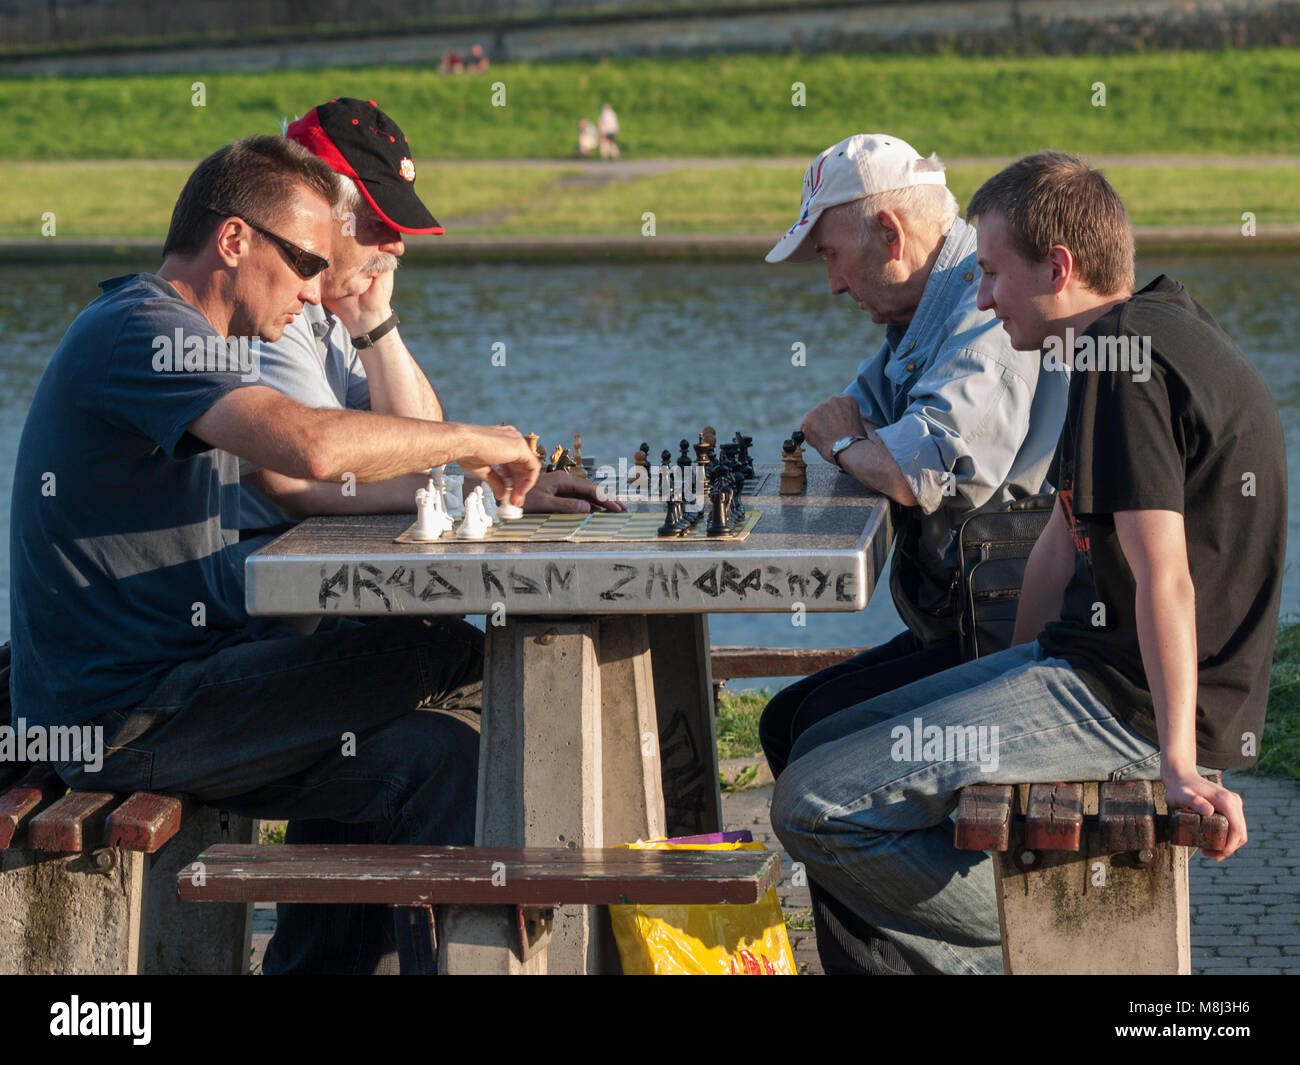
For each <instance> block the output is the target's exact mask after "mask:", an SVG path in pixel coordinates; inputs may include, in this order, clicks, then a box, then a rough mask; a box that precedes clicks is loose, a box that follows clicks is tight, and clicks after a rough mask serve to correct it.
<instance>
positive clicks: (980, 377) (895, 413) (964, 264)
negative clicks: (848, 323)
mask: <svg viewBox="0 0 1300 1065" xmlns="http://www.w3.org/2000/svg"><path fill="white" fill-rule="evenodd" d="M975 259H976V254H975V230H974V229H973V228H972V227H971V226H969V225H967V224H966V223H965V222H963V221H962V220H961V219H956V220H955V221H954V222H953V224H952V228H951V229H950V230H949V231H948V236H947V238H946V239H945V240H944V243H943V247H942V248H941V249H940V250H939V255H938V258H937V259H936V260H935V264H934V267H933V269H932V270H931V272H930V277H929V278H928V280H927V281H926V284H925V291H924V293H923V294H922V296H921V302H920V304H919V305H918V307H917V309H916V313H915V314H914V315H913V316H912V320H911V322H910V323H908V324H907V325H906V326H902V325H894V326H890V327H889V329H888V331H887V332H886V337H885V343H884V344H883V345H881V348H880V350H879V351H877V352H876V354H875V355H873V356H872V357H871V358H869V359H867V360H866V361H865V362H863V363H862V365H861V366H859V367H858V374H857V377H856V378H855V379H854V381H853V382H852V383H851V384H850V385H849V386H848V388H846V389H845V390H844V393H845V395H850V396H853V397H854V398H855V399H856V400H857V401H858V410H859V411H860V412H861V414H862V417H863V418H864V419H866V420H867V421H869V422H871V423H873V424H874V425H876V426H877V427H878V435H879V437H880V439H881V441H882V442H883V443H884V445H885V447H887V448H888V449H889V453H890V454H891V455H892V456H893V457H894V459H895V461H897V463H898V465H899V467H900V469H902V471H903V477H904V478H905V479H906V480H907V483H908V485H909V486H910V487H911V489H912V492H913V494H914V495H915V496H916V499H917V502H918V503H919V505H920V511H921V513H922V515H923V516H921V517H920V521H921V523H922V528H921V532H920V540H919V545H918V559H917V561H918V562H919V563H920V564H921V566H922V567H923V568H924V569H925V571H926V572H927V573H928V574H929V575H931V576H932V577H933V578H934V580H935V581H936V583H940V582H941V583H942V584H944V585H946V584H947V581H948V576H949V571H950V570H951V569H953V568H955V567H956V566H957V564H958V558H957V544H956V533H957V529H958V527H959V526H960V524H961V521H962V519H963V518H964V517H965V516H966V515H967V514H968V513H969V512H970V511H971V510H974V509H975V508H976V507H981V506H984V505H985V504H987V503H990V502H992V501H994V500H997V501H999V502H1006V501H1009V500H1011V499H1014V498H1017V497H1020V496H1024V495H1032V494H1034V493H1036V492H1040V491H1043V490H1044V489H1045V488H1046V487H1049V486H1047V485H1046V483H1045V482H1046V477H1047V471H1048V467H1049V466H1050V465H1051V461H1052V456H1053V454H1054V453H1055V451H1056V441H1057V438H1058V437H1059V436H1060V434H1061V424H1062V422H1063V420H1064V418H1065V404H1066V398H1067V396H1068V394H1069V384H1070V382H1069V376H1068V374H1067V373H1065V372H1063V371H1053V370H1045V369H1044V368H1043V365H1042V359H1041V356H1040V353H1039V352H1037V351H1015V350H1013V349H1012V347H1011V341H1010V338H1009V337H1008V335H1007V332H1006V330H1005V329H1003V327H1002V323H1001V322H999V321H998V320H997V318H996V317H995V316H994V315H993V313H992V312H991V311H981V310H979V309H978V308H977V307H976V306H975V298H976V293H977V291H978V289H979V280H980V273H979V267H978V266H977V265H976V262H975ZM911 513H913V514H915V513H916V512H915V511H912V512H911ZM904 616H906V615H904Z"/></svg>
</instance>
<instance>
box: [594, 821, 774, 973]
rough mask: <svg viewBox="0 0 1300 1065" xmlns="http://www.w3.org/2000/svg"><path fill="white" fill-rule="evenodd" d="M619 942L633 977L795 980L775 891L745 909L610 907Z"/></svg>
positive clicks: (658, 846) (665, 845) (673, 846)
mask: <svg viewBox="0 0 1300 1065" xmlns="http://www.w3.org/2000/svg"><path fill="white" fill-rule="evenodd" d="M627 846H628V847H629V848H630V849H634V850H709V851H725V850H749V851H754V850H757V851H761V850H764V849H766V848H764V846H763V844H761V843H753V842H750V843H744V842H733V843H675V842H673V841H672V840H650V841H648V842H644V843H630V844H627ZM609 915H610V919H611V921H612V922H613V925H614V939H615V941H616V942H617V943H618V953H619V956H620V957H621V958H622V960H623V972H624V973H626V974H627V975H629V976H633V975H635V976H668V975H673V974H678V975H696V976H711V975H729V974H730V975H751V974H752V975H758V976H794V975H796V973H797V969H796V968H795V964H794V954H793V953H792V952H791V950H790V940H789V939H788V938H787V937H786V934H785V918H784V917H782V915H781V903H780V902H779V901H778V900H777V897H776V888H775V887H774V888H772V889H771V890H769V891H768V893H767V894H766V895H764V896H763V898H761V899H760V900H759V901H758V902H754V903H749V904H746V905H740V906H611V907H610V908H609Z"/></svg>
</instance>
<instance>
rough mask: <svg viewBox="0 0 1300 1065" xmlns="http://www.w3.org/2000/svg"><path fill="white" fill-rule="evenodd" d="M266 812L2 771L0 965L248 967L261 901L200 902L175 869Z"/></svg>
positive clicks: (99, 969)
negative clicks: (232, 810)
mask: <svg viewBox="0 0 1300 1065" xmlns="http://www.w3.org/2000/svg"><path fill="white" fill-rule="evenodd" d="M256 831H257V823H256V822H255V821H252V820H250V819H248V818H244V817H235V816H231V815H229V814H226V813H225V812H224V811H219V810H216V809H213V808H207V807H197V806H194V805H193V804H190V803H187V802H185V801H184V800H182V799H180V798H176V797H174V796H170V795H155V794H151V793H148V792H137V793H135V794H133V795H130V796H120V795H113V794H110V793H108V792H88V791H69V790H68V788H67V786H66V785H64V783H63V781H62V780H60V779H59V778H58V776H57V775H56V774H55V772H54V770H53V769H52V768H51V767H50V766H49V765H39V764H38V765H34V766H23V767H14V766H9V767H6V768H4V769H2V770H0V913H3V914H4V915H5V920H4V922H3V923H0V973H7V974H18V973H23V974H26V973H57V974H91V973H97V974H103V973H113V974H134V973H143V972H149V973H178V972H187V973H247V972H248V961H249V954H250V947H251V938H252V907H251V906H226V907H214V908H212V909H211V910H208V911H206V912H203V911H199V912H196V911H195V910H194V908H193V907H182V906H180V905H179V904H178V903H177V901H176V897H175V894H176V893H175V887H174V885H175V881H176V875H177V871H178V870H179V869H180V868H182V867H183V866H184V865H185V864H188V862H189V860H190V859H191V858H192V857H193V856H194V855H195V854H197V853H198V852H199V851H200V850H201V849H202V848H203V847H205V846H207V845H208V844H210V843H212V842H214V841H216V840H230V841H247V840H251V839H252V838H253V833H254V832H256Z"/></svg>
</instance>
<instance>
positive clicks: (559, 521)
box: [393, 509, 762, 544]
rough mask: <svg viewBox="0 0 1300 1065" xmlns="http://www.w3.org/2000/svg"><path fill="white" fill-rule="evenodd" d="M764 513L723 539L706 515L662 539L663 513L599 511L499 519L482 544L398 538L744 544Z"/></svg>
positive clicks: (750, 515) (749, 514)
mask: <svg viewBox="0 0 1300 1065" xmlns="http://www.w3.org/2000/svg"><path fill="white" fill-rule="evenodd" d="M761 516H762V511H760V510H756V509H750V510H746V511H745V520H744V521H743V522H741V523H740V525H738V526H737V527H736V528H735V529H733V530H732V531H731V532H729V533H726V534H724V535H722V536H710V535H709V534H708V525H709V519H708V515H707V514H706V515H705V516H704V517H702V518H701V519H700V520H699V521H698V522H696V523H695V525H694V527H692V528H691V529H690V530H689V531H688V532H687V533H686V534H685V535H684V536H660V535H659V526H661V525H662V524H663V523H664V514H663V510H662V509H653V510H647V511H640V512H633V511H626V512H625V513H622V514H611V513H610V512H609V511H603V510H599V511H595V512H593V513H591V514H525V515H524V516H523V517H522V518H517V519H516V520H514V521H504V522H503V521H501V520H500V519H497V520H496V521H495V522H494V523H493V524H492V526H491V527H490V528H489V529H488V531H487V535H486V536H484V537H483V538H482V539H481V540H457V539H456V533H455V531H452V532H448V533H443V535H442V536H441V537H439V538H438V539H437V540H416V539H414V538H413V537H412V536H411V532H412V530H413V529H414V528H415V523H414V522H412V523H411V525H410V526H409V527H408V528H407V529H406V531H405V532H403V533H402V535H401V536H399V537H397V538H396V539H395V540H394V541H393V542H394V543H398V544H419V543H437V544H445V543H460V544H475V543H497V544H500V543H543V542H546V541H553V542H556V543H571V544H572V543H577V544H584V543H585V544H592V543H615V542H623V543H626V542H629V541H635V540H655V541H664V542H668V543H681V542H682V541H684V540H686V541H697V540H719V541H722V540H729V541H737V540H744V539H745V538H746V537H747V536H748V535H749V534H750V533H751V532H752V531H753V529H754V526H755V525H757V524H758V519H759V518H760V517H761Z"/></svg>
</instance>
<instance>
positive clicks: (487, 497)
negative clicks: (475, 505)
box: [474, 481, 497, 525]
mask: <svg viewBox="0 0 1300 1065" xmlns="http://www.w3.org/2000/svg"><path fill="white" fill-rule="evenodd" d="M474 491H475V493H477V495H478V498H479V501H480V502H481V503H482V504H483V513H484V514H485V515H486V516H487V523H488V524H489V525H495V524H496V521H495V519H496V514H497V497H496V496H494V495H493V494H492V489H491V488H489V487H488V486H487V482H486V481H481V482H480V483H479V484H478V486H477V487H476V488H475V489H474Z"/></svg>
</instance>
